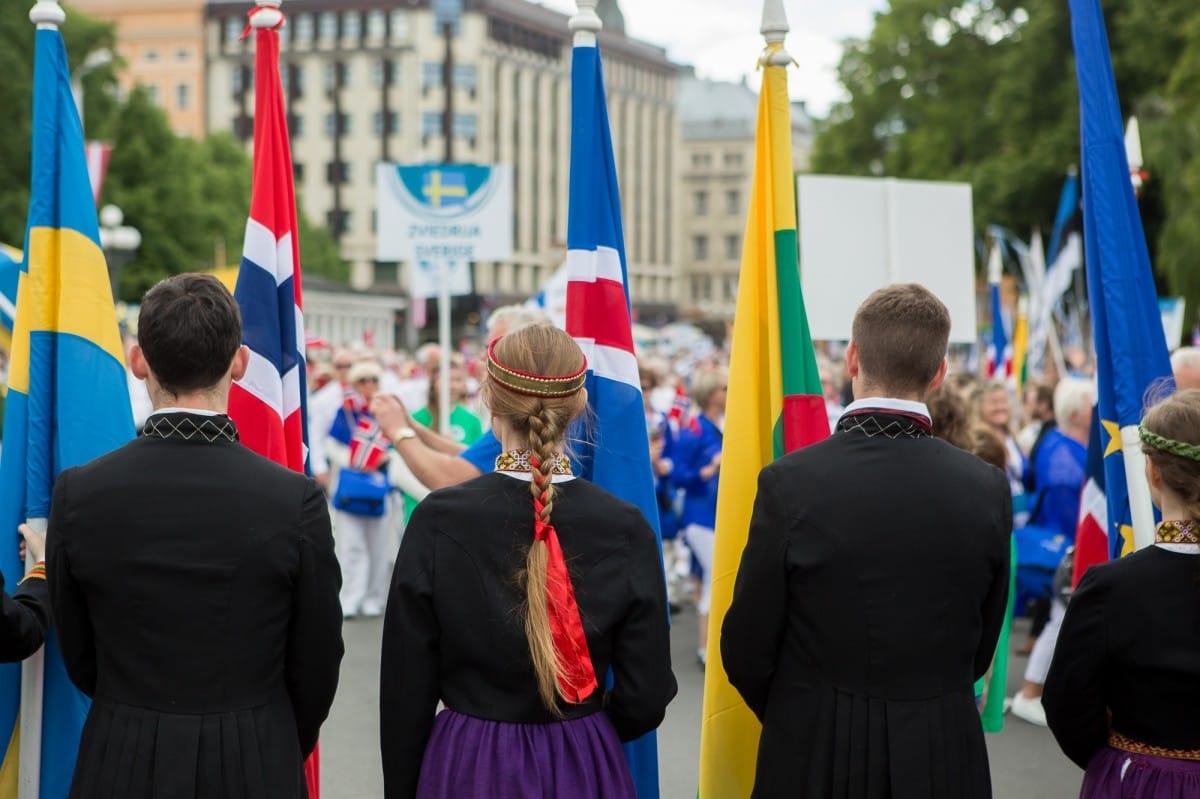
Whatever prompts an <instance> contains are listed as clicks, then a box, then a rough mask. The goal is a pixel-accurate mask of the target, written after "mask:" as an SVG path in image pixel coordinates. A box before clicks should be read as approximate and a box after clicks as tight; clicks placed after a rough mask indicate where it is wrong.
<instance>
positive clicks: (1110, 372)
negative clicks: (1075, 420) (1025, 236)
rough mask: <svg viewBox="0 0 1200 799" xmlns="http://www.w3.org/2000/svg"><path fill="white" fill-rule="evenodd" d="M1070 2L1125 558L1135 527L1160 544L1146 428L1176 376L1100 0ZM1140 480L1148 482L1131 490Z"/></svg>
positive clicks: (1114, 494) (1093, 279)
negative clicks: (1148, 411) (1140, 432)
mask: <svg viewBox="0 0 1200 799" xmlns="http://www.w3.org/2000/svg"><path fill="white" fill-rule="evenodd" d="M1070 4H1071V33H1072V36H1073V38H1074V41H1075V65H1076V71H1077V73H1078V77H1079V110H1080V128H1081V134H1082V163H1083V170H1082V171H1083V232H1084V248H1085V252H1086V254H1087V282H1088V301H1089V303H1090V305H1091V313H1092V334H1093V337H1094V338H1095V343H1096V372H1097V383H1098V385H1097V398H1096V400H1097V409H1098V411H1099V413H1100V427H1101V440H1102V443H1103V446H1104V478H1105V484H1106V489H1107V495H1108V542H1109V551H1110V553H1111V554H1112V556H1113V557H1118V556H1120V555H1122V554H1125V553H1128V552H1131V551H1132V550H1133V549H1134V548H1135V545H1134V528H1135V526H1136V527H1137V530H1138V538H1139V540H1140V541H1141V542H1142V543H1147V542H1148V541H1150V540H1153V538H1152V534H1153V525H1154V517H1153V509H1152V508H1151V507H1150V505H1149V492H1148V490H1147V489H1145V487H1144V481H1145V478H1144V477H1143V476H1142V474H1141V469H1142V467H1141V464H1140V462H1139V461H1140V458H1141V456H1140V449H1139V447H1140V445H1139V443H1138V438H1137V425H1138V423H1139V422H1140V421H1141V418H1142V414H1143V410H1144V409H1143V405H1144V401H1145V397H1146V394H1147V391H1148V390H1149V389H1151V388H1153V387H1155V386H1156V385H1158V384H1161V383H1162V382H1164V381H1165V380H1169V379H1170V377H1171V363H1170V359H1169V356H1168V354H1167V342H1166V337H1165V336H1164V334H1163V327H1162V317H1161V315H1160V313H1159V308H1158V296H1157V292H1156V290H1155V287H1154V277H1153V274H1152V273H1151V270H1150V254H1149V252H1148V251H1147V249H1146V236H1145V233H1144V232H1143V230H1142V220H1141V216H1140V215H1139V213H1138V207H1137V199H1136V197H1135V196H1134V193H1133V184H1132V183H1131V182H1130V178H1129V162H1128V160H1127V158H1126V156H1125V135H1124V131H1123V129H1122V124H1121V109H1120V106H1119V104H1118V103H1117V90H1116V82H1115V81H1114V79H1113V69H1112V61H1111V59H1110V56H1109V50H1108V35H1107V33H1106V32H1105V28H1104V17H1103V14H1102V12H1101V9H1100V0H1070ZM1127 460H1128V463H1127V462H1126V461H1127ZM1131 480H1134V481H1138V482H1139V483H1141V484H1142V485H1135V486H1134V491H1132V492H1131V490H1130V488H1131V483H1130V481H1131ZM1131 493H1132V494H1133V496H1134V501H1133V503H1132V504H1131V501H1130V496H1131ZM1135 523H1136V525H1135ZM1147 537H1149V538H1147Z"/></svg>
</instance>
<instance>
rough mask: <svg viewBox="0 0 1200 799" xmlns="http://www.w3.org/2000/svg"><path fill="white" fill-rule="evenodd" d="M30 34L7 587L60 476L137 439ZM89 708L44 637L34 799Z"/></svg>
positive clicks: (0, 492) (119, 357) (98, 261)
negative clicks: (29, 526)
mask: <svg viewBox="0 0 1200 799" xmlns="http://www.w3.org/2000/svg"><path fill="white" fill-rule="evenodd" d="M36 35H37V44H36V53H35V57H34V78H33V166H32V176H33V179H32V191H31V197H30V202H29V219H28V225H27V228H26V232H25V259H24V264H23V266H22V270H21V275H20V278H19V286H18V289H17V307H16V316H15V323H14V325H13V348H12V355H11V358H10V367H9V377H8V399H7V403H6V407H5V415H4V448H3V456H2V457H0V570H2V571H3V574H4V582H5V584H6V585H7V586H9V587H10V588H11V587H12V586H14V585H16V583H17V581H18V580H20V579H21V577H22V575H23V574H24V569H23V565H22V564H21V563H20V561H19V560H18V557H17V532H16V531H17V525H18V524H19V523H20V522H22V521H24V520H25V519H44V518H46V517H47V516H49V513H50V495H51V491H52V489H53V486H54V479H55V477H57V476H58V473H59V472H60V471H61V470H62V469H65V468H67V467H70V466H76V465H78V464H81V463H85V462H87V461H90V460H92V459H93V458H95V457H97V456H99V455H103V454H104V453H106V452H108V451H109V450H112V449H115V448H116V447H118V446H120V445H122V444H124V443H125V442H127V441H128V440H129V439H130V438H132V437H133V414H132V410H131V407H130V403H129V389H128V385H127V382H126V375H125V364H124V351H123V348H122V345H121V336H120V333H119V332H118V330H117V319H116V312H115V310H114V308H113V298H112V289H111V288H110V285H109V280H108V270H107V268H106V266H105V262H104V254H103V252H102V251H101V249H100V233H99V226H98V225H97V222H96V206H95V204H94V201H93V199H92V188H91V184H90V183H89V181H88V171H87V163H86V161H85V158H84V148H83V129H82V126H81V125H80V122H79V115H78V114H77V112H76V110H75V101H74V100H73V98H72V96H71V87H70V76H69V75H70V73H69V72H68V69H67V54H66V49H65V48H64V46H63V40H62V36H61V35H60V34H59V32H58V30H56V29H54V28H42V29H39V30H38V31H37V34H36ZM51 534H53V533H51ZM20 679H21V667H20V666H19V665H17V664H13V665H4V666H3V667H0V737H3V740H4V744H5V746H6V750H5V753H4V759H3V762H2V764H0V799H11V798H12V797H16V795H17V778H18V774H17V770H18V748H19V744H20V741H19V735H18V730H19V717H20V712H19V711H20V708H19V703H20ZM87 709H88V702H87V699H86V697H84V696H83V695H82V694H80V693H79V692H78V691H76V690H75V687H74V686H73V685H72V684H71V682H70V681H69V680H68V679H67V674H66V671H65V669H64V667H63V663H62V657H61V655H60V652H59V648H58V642H57V639H56V638H55V637H54V636H53V635H51V637H50V638H49V640H47V643H46V647H45V685H44V690H43V704H42V714H41V728H42V735H41V743H42V747H41V752H42V756H41V764H42V765H41V778H40V790H39V793H38V795H39V797H40V799H61V798H62V797H66V795H67V791H68V788H69V786H70V781H71V774H72V772H73V770H74V767H75V757H76V754H77V752H78V748H79V735H80V732H81V731H82V729H83V721H84V718H85V716H86V715H87Z"/></svg>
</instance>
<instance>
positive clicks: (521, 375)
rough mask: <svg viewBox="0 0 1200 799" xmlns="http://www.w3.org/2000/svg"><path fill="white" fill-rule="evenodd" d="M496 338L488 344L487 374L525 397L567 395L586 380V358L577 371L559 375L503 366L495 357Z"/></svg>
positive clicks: (575, 390)
mask: <svg viewBox="0 0 1200 799" xmlns="http://www.w3.org/2000/svg"><path fill="white" fill-rule="evenodd" d="M499 340H500V339H496V340H495V341H493V342H492V343H491V344H489V345H488V364H487V366H488V375H490V376H491V378H492V379H493V380H495V381H496V382H497V383H499V384H500V385H502V386H504V387H505V388H507V389H508V390H509V391H512V392H515V393H517V394H524V395H525V396H527V397H551V398H552V397H569V396H571V395H572V394H574V393H576V392H577V391H579V389H581V388H583V384H584V382H586V381H587V360H586V359H584V362H583V366H581V367H579V371H577V372H574V373H572V374H569V375H561V376H559V377H544V376H542V375H535V374H530V373H529V372H522V371H520V370H517V369H513V368H512V367H510V366H505V365H504V364H502V363H500V361H499V360H498V359H497V358H496V342H497V341H499Z"/></svg>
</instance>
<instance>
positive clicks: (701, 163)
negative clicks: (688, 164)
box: [692, 153, 712, 169]
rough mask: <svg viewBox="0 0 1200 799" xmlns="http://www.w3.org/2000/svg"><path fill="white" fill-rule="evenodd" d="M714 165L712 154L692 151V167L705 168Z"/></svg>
mask: <svg viewBox="0 0 1200 799" xmlns="http://www.w3.org/2000/svg"><path fill="white" fill-rule="evenodd" d="M710 166H712V156H711V155H710V154H708V153H692V168H693V169H705V168H707V167H710Z"/></svg>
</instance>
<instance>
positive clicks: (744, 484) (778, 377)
mask: <svg viewBox="0 0 1200 799" xmlns="http://www.w3.org/2000/svg"><path fill="white" fill-rule="evenodd" d="M768 6H770V4H768ZM776 7H777V9H778V13H779V15H780V17H782V8H780V7H779V6H778V4H776ZM783 25H784V30H786V22H784V23H783ZM763 27H764V32H766V30H767V20H766V19H764V26H763ZM777 38H781V37H777ZM768 41H770V39H768ZM790 63H791V57H790V56H788V55H787V53H786V52H784V50H783V45H782V42H779V43H775V44H771V45H769V46H768V48H767V50H766V52H765V53H764V55H763V57H762V60H761V62H760V65H761V66H762V68H763V83H762V92H761V94H760V96H759V105H758V137H757V146H756V151H755V157H754V182H753V186H752V189H751V195H750V215H749V219H748V220H747V222H746V237H745V249H744V251H743V253H742V271H741V277H740V280H739V283H738V301H737V313H736V315H735V317H734V325H733V352H732V358H731V362H730V367H729V399H728V405H727V410H726V415H725V418H726V422H725V446H724V451H723V453H722V455H721V481H720V487H719V493H718V496H717V523H716V524H717V526H716V542H715V551H714V555H713V580H712V608H711V611H710V615H709V635H708V656H707V666H706V677H705V683H704V713H703V722H702V727H701V737H700V793H699V796H700V799H739V797H746V796H749V795H750V790H751V788H752V787H753V784H754V763H755V760H756V758H757V755H758V736H759V731H760V729H759V724H758V720H757V719H755V717H754V714H753V713H751V712H750V710H749V708H747V707H746V704H745V703H744V702H743V701H742V698H741V696H739V695H738V693H737V691H736V690H734V688H733V686H731V685H730V684H729V679H728V677H726V675H725V668H724V665H723V664H722V662H721V652H720V636H721V623H722V621H724V619H725V613H726V611H727V610H728V609H729V604H730V601H731V600H732V598H733V584H734V579H735V577H736V576H737V569H738V564H739V563H740V561H741V557H742V549H743V548H744V547H745V546H746V536H747V533H748V531H749V529H750V514H751V510H752V508H753V505H754V496H755V491H756V485H757V480H758V473H759V471H760V470H761V469H762V468H763V467H764V466H766V465H767V464H768V463H770V462H771V461H772V460H774V459H775V458H777V457H779V456H780V455H783V454H784V453H787V452H791V451H792V450H795V449H798V448H799V447H803V446H805V445H807V444H811V443H813V442H815V441H819V440H821V439H823V438H825V437H827V436H828V435H829V422H828V417H827V416H826V412H825V401H824V398H823V397H822V395H821V381H820V378H819V376H818V373H817V363H816V358H815V356H814V354H813V345H812V338H811V337H810V335H809V332H808V318H807V316H806V315H805V312H804V300H803V298H802V297H801V295H800V272H799V264H798V257H797V242H796V195H795V175H794V174H793V171H792V136H791V131H792V126H791V102H790V100H789V99H788V90H787V65H788V64H790Z"/></svg>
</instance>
